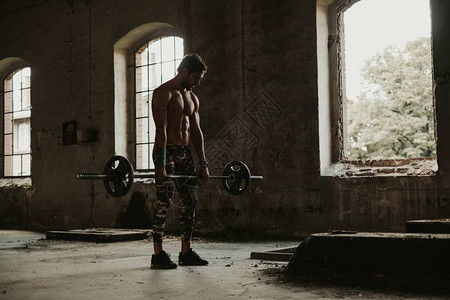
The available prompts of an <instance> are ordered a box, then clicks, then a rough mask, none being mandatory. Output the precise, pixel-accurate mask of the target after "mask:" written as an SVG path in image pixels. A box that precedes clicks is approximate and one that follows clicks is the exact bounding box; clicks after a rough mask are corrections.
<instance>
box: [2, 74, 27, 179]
mask: <svg viewBox="0 0 450 300" xmlns="http://www.w3.org/2000/svg"><path fill="white" fill-rule="evenodd" d="M30 78H31V69H30V68H29V67H25V68H21V69H16V70H14V71H13V72H11V73H10V74H9V75H8V76H6V78H5V79H4V81H3V92H2V99H3V120H4V124H3V177H26V176H30V175H31V80H30Z"/></svg>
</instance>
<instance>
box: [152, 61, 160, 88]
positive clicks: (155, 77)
mask: <svg viewBox="0 0 450 300" xmlns="http://www.w3.org/2000/svg"><path fill="white" fill-rule="evenodd" d="M149 74H150V78H149V88H150V90H154V89H155V88H157V87H158V86H159V85H161V65H160V64H156V65H151V66H150V67H149Z"/></svg>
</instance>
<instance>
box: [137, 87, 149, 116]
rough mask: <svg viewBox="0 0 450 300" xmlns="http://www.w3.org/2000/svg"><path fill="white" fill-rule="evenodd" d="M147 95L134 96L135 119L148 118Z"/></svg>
mask: <svg viewBox="0 0 450 300" xmlns="http://www.w3.org/2000/svg"><path fill="white" fill-rule="evenodd" d="M148 105H149V98H148V93H137V94H136V118H142V117H148V113H149V112H148V109H149V107H148Z"/></svg>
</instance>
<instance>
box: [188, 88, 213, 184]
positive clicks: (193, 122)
mask: <svg viewBox="0 0 450 300" xmlns="http://www.w3.org/2000/svg"><path fill="white" fill-rule="evenodd" d="M191 97H192V99H193V100H194V103H195V109H194V113H193V114H192V115H191V116H190V117H189V123H190V126H191V141H192V144H193V146H194V149H195V151H196V154H197V158H198V160H199V164H200V167H201V168H200V169H199V175H200V178H202V179H208V178H209V170H208V162H207V161H206V156H205V142H204V138H203V132H202V129H201V127H200V114H199V101H198V98H197V96H195V94H194V93H191Z"/></svg>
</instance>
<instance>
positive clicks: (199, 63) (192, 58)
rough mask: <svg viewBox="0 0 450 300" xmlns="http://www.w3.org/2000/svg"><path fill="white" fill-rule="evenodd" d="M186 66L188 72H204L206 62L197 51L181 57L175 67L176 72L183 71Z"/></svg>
mask: <svg viewBox="0 0 450 300" xmlns="http://www.w3.org/2000/svg"><path fill="white" fill-rule="evenodd" d="M184 68H186V69H187V70H188V73H197V72H205V73H206V70H207V69H208V67H207V66H206V63H205V62H204V61H203V59H202V58H201V57H200V55H198V54H197V53H190V54H186V55H185V56H184V57H183V60H182V61H181V63H180V65H179V66H178V68H177V72H181V71H183V69H184Z"/></svg>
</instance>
